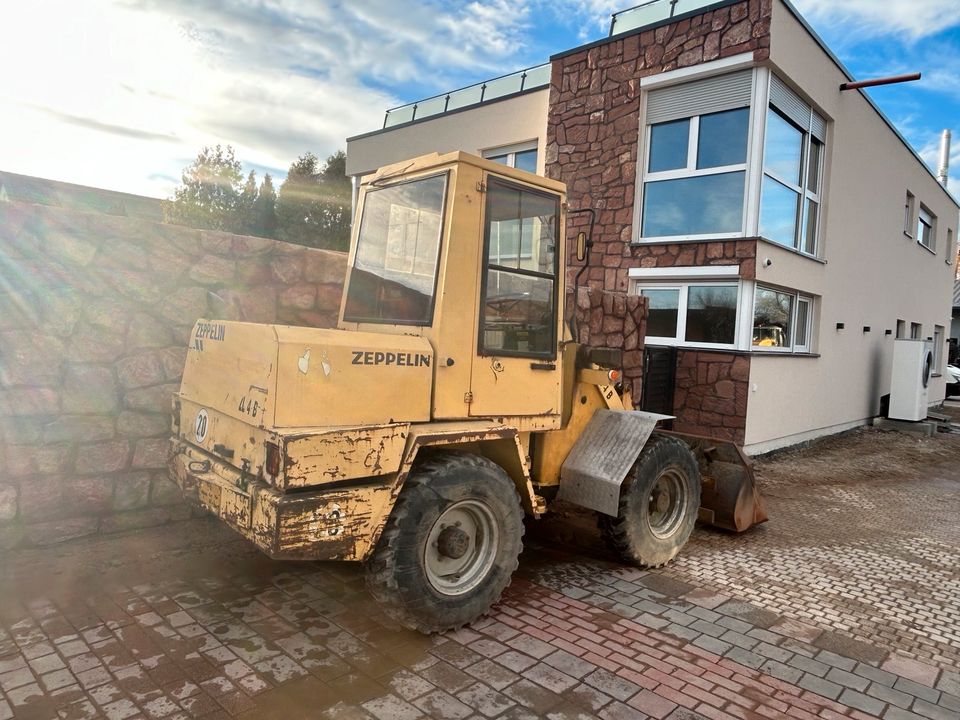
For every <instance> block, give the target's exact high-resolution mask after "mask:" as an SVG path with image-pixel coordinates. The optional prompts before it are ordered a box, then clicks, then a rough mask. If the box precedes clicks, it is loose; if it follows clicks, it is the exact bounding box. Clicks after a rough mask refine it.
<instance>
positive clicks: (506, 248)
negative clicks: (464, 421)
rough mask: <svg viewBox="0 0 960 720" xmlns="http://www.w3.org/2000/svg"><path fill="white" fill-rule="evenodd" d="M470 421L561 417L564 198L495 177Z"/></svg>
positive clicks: (486, 221) (489, 188)
mask: <svg viewBox="0 0 960 720" xmlns="http://www.w3.org/2000/svg"><path fill="white" fill-rule="evenodd" d="M485 180H486V182H485V185H486V193H485V201H484V214H483V246H482V250H481V258H480V297H479V303H478V304H479V310H480V312H479V318H477V319H476V320H475V322H476V323H477V334H476V356H475V357H474V358H473V364H472V365H473V367H472V372H471V383H470V385H471V387H470V391H471V396H472V397H471V401H470V415H471V416H474V417H502V416H505V415H519V416H524V415H527V416H530V415H557V414H559V413H560V412H561V407H560V388H561V371H560V362H559V356H558V339H559V338H558V333H559V329H560V316H559V313H560V308H561V307H562V298H561V297H560V290H561V285H562V283H561V282H560V278H559V273H560V271H561V268H562V267H563V265H562V262H563V257H562V255H563V248H562V246H561V234H560V228H561V227H562V225H561V222H562V217H561V197H560V195H559V194H556V193H552V192H549V191H546V190H543V189H540V188H533V187H530V186H528V185H524V184H522V183H520V182H517V181H514V180H508V179H506V178H503V177H499V176H496V175H492V174H488V175H487V176H486V179H485Z"/></svg>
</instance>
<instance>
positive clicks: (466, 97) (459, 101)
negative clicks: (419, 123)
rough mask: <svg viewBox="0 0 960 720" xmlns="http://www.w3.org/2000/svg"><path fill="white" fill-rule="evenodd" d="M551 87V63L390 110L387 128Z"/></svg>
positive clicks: (384, 123)
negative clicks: (527, 91) (522, 92)
mask: <svg viewBox="0 0 960 720" xmlns="http://www.w3.org/2000/svg"><path fill="white" fill-rule="evenodd" d="M549 84H550V63H544V64H543V65H538V66H536V67H532V68H527V69H526V70H518V71H517V72H514V73H510V74H509V75H503V76H501V77H498V78H493V79H492V80H487V81H485V82H481V83H477V84H475V85H468V86H467V87H465V88H460V89H459V90H453V91H451V92H449V93H446V94H444V95H436V96H434V97H431V98H427V99H426V100H418V101H417V102H412V103H408V104H406V105H400V106H399V107H395V108H391V109H389V110H387V114H386V117H385V118H384V121H383V126H384V127H385V128H388V127H394V126H396V125H403V124H404V123H408V122H412V121H414V120H423V119H424V118H428V117H434V116H436V115H442V114H443V113H446V112H450V111H451V110H457V109H459V108H464V107H470V106H471V105H479V104H480V103H484V102H489V101H491V100H497V99H499V98H503V97H507V96H508V95H514V94H515V93H518V92H521V91H524V90H534V89H536V88H540V87H545V86H546V85H549Z"/></svg>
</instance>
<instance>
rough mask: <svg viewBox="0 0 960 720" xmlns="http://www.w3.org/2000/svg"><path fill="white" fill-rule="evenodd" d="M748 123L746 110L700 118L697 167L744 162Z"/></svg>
mask: <svg viewBox="0 0 960 720" xmlns="http://www.w3.org/2000/svg"><path fill="white" fill-rule="evenodd" d="M749 120H750V109H749V108H740V109H738V110H727V111H726V112H720V113H713V114H712V115H703V116H702V117H701V118H700V138H699V141H698V143H697V168H698V169H700V168H712V167H724V166H726V165H742V164H743V163H745V162H746V161H747V125H748V123H749Z"/></svg>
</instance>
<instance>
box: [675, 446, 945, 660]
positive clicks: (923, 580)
mask: <svg viewBox="0 0 960 720" xmlns="http://www.w3.org/2000/svg"><path fill="white" fill-rule="evenodd" d="M758 474H759V476H760V477H761V479H762V481H763V487H764V490H763V492H764V496H765V497H766V500H767V503H768V505H769V508H770V514H771V517H772V518H773V519H772V521H771V522H770V523H769V524H767V525H766V526H764V527H762V528H759V529H758V530H759V531H758V532H755V533H750V534H747V535H744V536H739V537H732V536H729V535H726V534H723V533H718V532H711V531H709V530H701V531H698V532H697V533H696V535H695V537H694V542H693V543H692V544H691V545H689V546H688V547H687V548H686V549H685V551H684V553H683V554H682V555H681V556H680V557H679V558H677V561H676V562H675V563H674V564H672V565H671V566H669V567H668V568H667V569H666V570H665V572H666V574H668V575H670V576H671V577H675V578H678V579H681V580H685V581H687V582H692V583H696V584H700V585H705V586H707V587H714V588H718V589H722V590H723V591H724V592H727V593H729V594H731V595H735V596H737V597H741V598H744V599H748V600H750V601H752V602H754V603H756V604H757V605H759V606H761V607H764V608H768V609H771V610H774V611H775V612H778V613H780V614H782V615H785V616H786V617H789V618H794V619H797V620H803V621H805V622H809V623H813V624H815V625H817V626H818V627H821V628H825V629H829V630H833V631H836V632H837V633H839V634H840V635H843V636H846V637H850V638H854V639H857V640H861V641H865V642H868V643H871V644H874V645H882V646H884V647H886V648H888V649H896V650H898V651H900V652H902V653H904V654H907V655H909V656H911V657H915V658H918V659H922V660H924V661H925V662H929V663H933V664H936V665H938V666H940V667H943V668H951V667H958V666H960V562H958V559H960V522H958V518H960V435H952V436H943V435H941V436H939V437H936V438H933V439H925V438H923V439H921V438H918V437H917V436H914V435H906V434H899V433H885V432H880V431H876V430H869V431H864V432H860V433H856V434H854V435H852V436H848V437H844V438H838V439H836V440H833V441H830V442H828V443H825V444H823V445H821V446H818V447H816V448H813V449H810V450H806V451H803V452H800V453H796V454H794V455H791V456H788V457H781V458H776V459H774V460H772V461H769V462H763V463H760V465H759V466H758ZM840 483H842V484H840Z"/></svg>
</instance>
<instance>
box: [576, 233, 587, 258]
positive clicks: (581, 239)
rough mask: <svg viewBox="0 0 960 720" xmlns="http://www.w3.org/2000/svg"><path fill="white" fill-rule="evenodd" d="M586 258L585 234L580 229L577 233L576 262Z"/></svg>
mask: <svg viewBox="0 0 960 720" xmlns="http://www.w3.org/2000/svg"><path fill="white" fill-rule="evenodd" d="M586 259H587V234H586V233H585V232H583V231H582V230H581V231H580V232H578V233H577V262H583V261H584V260H586Z"/></svg>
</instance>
